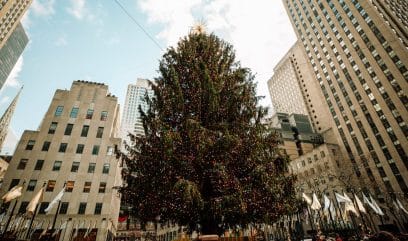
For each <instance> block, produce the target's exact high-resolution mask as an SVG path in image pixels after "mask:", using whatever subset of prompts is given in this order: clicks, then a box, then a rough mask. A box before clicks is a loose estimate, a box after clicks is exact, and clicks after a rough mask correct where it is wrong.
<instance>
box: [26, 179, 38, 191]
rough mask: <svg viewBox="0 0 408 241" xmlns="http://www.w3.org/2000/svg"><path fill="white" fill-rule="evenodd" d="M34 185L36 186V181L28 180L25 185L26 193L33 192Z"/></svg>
mask: <svg viewBox="0 0 408 241" xmlns="http://www.w3.org/2000/svg"><path fill="white" fill-rule="evenodd" d="M36 185H37V180H30V181H29V182H28V185H27V192H32V191H34V189H35V186H36Z"/></svg>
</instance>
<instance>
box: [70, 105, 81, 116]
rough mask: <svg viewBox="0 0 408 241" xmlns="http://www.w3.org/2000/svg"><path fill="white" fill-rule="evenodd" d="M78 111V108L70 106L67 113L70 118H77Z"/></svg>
mask: <svg viewBox="0 0 408 241" xmlns="http://www.w3.org/2000/svg"><path fill="white" fill-rule="evenodd" d="M78 111H79V108H78V107H72V109H71V113H70V114H69V117H70V118H77V116H78Z"/></svg>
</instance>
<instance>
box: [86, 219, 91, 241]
mask: <svg viewBox="0 0 408 241" xmlns="http://www.w3.org/2000/svg"><path fill="white" fill-rule="evenodd" d="M91 223H92V221H89V226H88V228H87V229H86V232H85V235H84V238H86V237H88V234H89V233H90V232H91Z"/></svg>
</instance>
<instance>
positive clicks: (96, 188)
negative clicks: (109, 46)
mask: <svg viewBox="0 0 408 241" xmlns="http://www.w3.org/2000/svg"><path fill="white" fill-rule="evenodd" d="M118 135H119V105H118V100H117V97H115V96H113V95H111V94H110V93H109V92H108V86H107V85H105V84H100V83H93V82H87V81H74V82H73V84H72V86H71V89H70V90H57V91H56V92H55V95H54V97H53V99H52V101H51V105H50V107H49V108H48V110H47V112H46V114H45V116H44V118H43V120H42V122H41V124H40V126H39V128H38V130H34V131H31V130H26V131H25V132H24V133H23V135H22V137H21V139H20V141H19V143H18V146H17V148H16V151H15V154H14V156H13V158H12V160H11V161H10V165H9V168H8V171H7V173H6V175H5V178H4V183H3V186H2V189H1V191H0V195H3V194H4V193H5V192H7V190H9V188H11V187H13V186H15V185H18V184H22V183H23V182H24V181H25V187H24V189H23V195H22V196H21V197H20V198H19V199H17V201H15V200H13V201H11V203H10V204H11V205H9V206H10V207H9V212H10V210H11V207H12V206H13V205H14V203H15V202H17V206H16V210H15V213H14V215H17V214H18V213H24V212H25V210H26V206H27V204H28V202H29V201H30V200H31V199H32V198H33V196H34V195H35V194H36V193H37V192H38V191H39V190H40V189H41V188H42V186H43V185H45V191H44V196H43V200H42V202H41V203H40V205H39V208H38V210H37V215H36V217H35V220H34V224H33V228H34V229H37V230H36V231H35V232H34V234H33V236H32V239H33V240H35V239H38V235H39V234H40V233H41V232H42V231H41V230H43V229H45V228H47V227H48V228H50V227H51V224H52V220H53V218H54V215H55V213H56V212H57V205H55V206H54V207H53V208H52V209H51V210H50V212H49V213H45V211H44V209H45V208H46V207H47V206H48V203H49V202H51V201H52V200H53V199H54V197H55V196H56V195H57V194H58V193H59V192H60V191H61V190H62V189H63V188H64V183H65V194H64V195H63V197H62V200H61V203H60V204H61V205H60V209H59V214H58V217H57V220H56V226H55V228H59V227H60V226H61V225H62V224H63V223H65V222H66V228H64V229H62V230H61V232H60V236H62V237H61V238H60V239H59V240H61V241H66V240H75V239H73V237H75V236H76V237H77V239H78V240H79V239H80V238H81V236H84V235H85V233H86V232H87V230H91V231H92V232H90V234H89V235H88V237H87V238H88V239H87V240H101V241H102V240H107V237H113V236H114V235H115V233H116V228H117V220H118V214H119V208H120V196H119V194H118V191H117V187H118V186H120V185H121V175H120V172H121V166H120V163H119V161H118V160H117V159H116V158H115V155H114V148H115V146H117V145H120V143H121V139H120V138H117V137H118ZM26 221H27V220H26ZM3 222H4V221H3ZM23 226H24V225H23ZM76 229H78V230H79V232H76V231H75V230H76ZM20 235H21V236H25V235H26V234H25V233H24V232H22V233H21V234H20Z"/></svg>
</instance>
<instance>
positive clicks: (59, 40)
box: [54, 34, 68, 47]
mask: <svg viewBox="0 0 408 241" xmlns="http://www.w3.org/2000/svg"><path fill="white" fill-rule="evenodd" d="M54 44H55V46H57V47H61V46H66V45H67V44H68V41H67V36H66V35H65V34H63V35H61V36H59V37H58V38H57V40H55V42H54Z"/></svg>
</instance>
